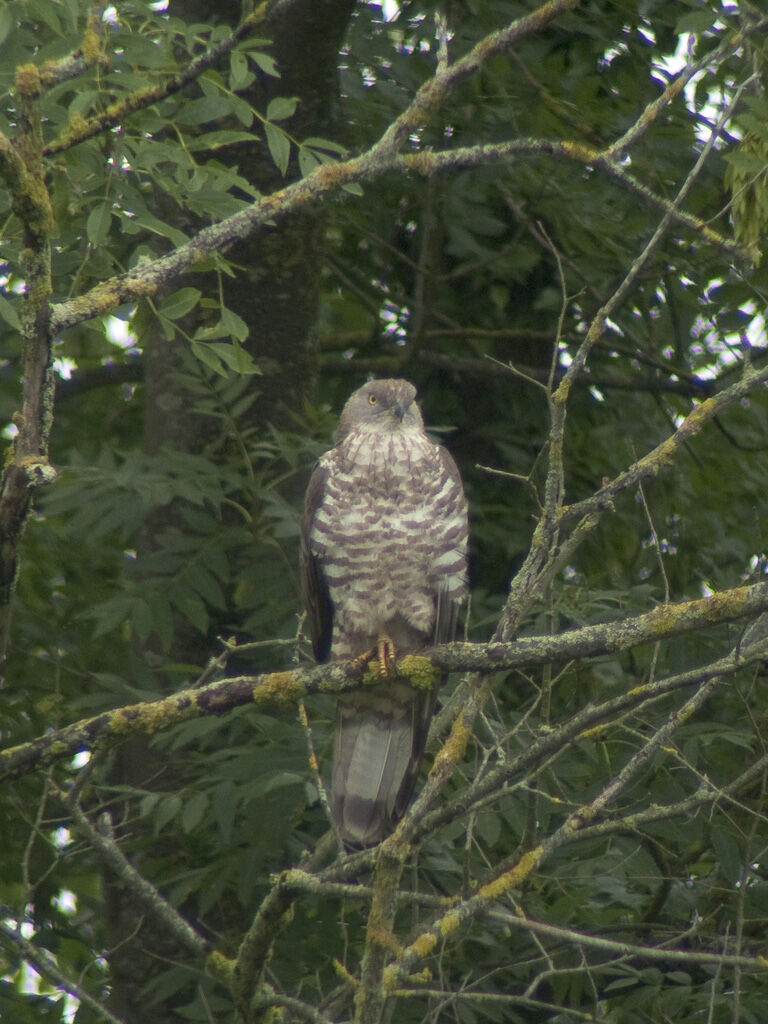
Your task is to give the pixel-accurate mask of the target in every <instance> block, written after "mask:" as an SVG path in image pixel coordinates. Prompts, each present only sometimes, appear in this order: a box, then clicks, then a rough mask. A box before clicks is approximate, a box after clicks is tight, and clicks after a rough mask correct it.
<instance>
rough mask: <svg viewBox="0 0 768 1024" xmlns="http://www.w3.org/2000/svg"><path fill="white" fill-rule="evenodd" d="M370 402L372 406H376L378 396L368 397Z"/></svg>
mask: <svg viewBox="0 0 768 1024" xmlns="http://www.w3.org/2000/svg"><path fill="white" fill-rule="evenodd" d="M368 401H369V402H370V403H371V405H376V395H368Z"/></svg>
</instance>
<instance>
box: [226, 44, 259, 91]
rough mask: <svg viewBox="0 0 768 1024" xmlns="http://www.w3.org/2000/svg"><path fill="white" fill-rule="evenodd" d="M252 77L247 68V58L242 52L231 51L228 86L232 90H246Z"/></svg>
mask: <svg viewBox="0 0 768 1024" xmlns="http://www.w3.org/2000/svg"><path fill="white" fill-rule="evenodd" d="M253 78H254V75H253V72H252V71H251V69H250V68H249V66H248V58H247V56H246V55H245V54H244V53H243V51H242V50H233V51H232V53H230V55H229V84H230V86H231V87H232V88H233V89H246V88H247V87H248V86H249V85H250V84H251V82H252V81H253Z"/></svg>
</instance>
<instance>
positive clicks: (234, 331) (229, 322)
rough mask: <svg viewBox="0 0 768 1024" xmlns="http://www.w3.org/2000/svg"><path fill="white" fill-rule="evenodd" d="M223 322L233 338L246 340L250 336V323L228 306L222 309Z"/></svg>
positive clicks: (223, 325)
mask: <svg viewBox="0 0 768 1024" xmlns="http://www.w3.org/2000/svg"><path fill="white" fill-rule="evenodd" d="M221 324H222V327H223V328H224V330H225V331H226V333H227V334H229V335H230V336H231V337H232V338H237V340H238V341H245V339H246V338H247V337H248V334H249V331H248V324H247V323H246V322H245V320H243V318H242V317H241V316H238V315H237V313H235V312H233V311H232V310H231V309H227V307H226V306H224V307H223V308H222V310H221Z"/></svg>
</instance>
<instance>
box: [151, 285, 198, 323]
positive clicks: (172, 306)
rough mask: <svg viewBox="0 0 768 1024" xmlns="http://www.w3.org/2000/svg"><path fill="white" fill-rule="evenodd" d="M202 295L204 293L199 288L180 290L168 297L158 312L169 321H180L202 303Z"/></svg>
mask: <svg viewBox="0 0 768 1024" xmlns="http://www.w3.org/2000/svg"><path fill="white" fill-rule="evenodd" d="M201 295H202V292H201V291H199V290H198V289H197V288H180V289H179V290H178V291H177V292H174V293H173V294H172V295H169V296H168V298H167V299H166V300H165V302H163V304H162V305H161V306H160V307H159V309H158V312H159V313H162V315H163V316H167V317H168V319H169V320H178V319H180V318H181V317H183V316H185V315H186V314H187V313H189V311H190V310H191V309H194V307H195V306H196V305H197V303H198V302H199V301H200V296H201Z"/></svg>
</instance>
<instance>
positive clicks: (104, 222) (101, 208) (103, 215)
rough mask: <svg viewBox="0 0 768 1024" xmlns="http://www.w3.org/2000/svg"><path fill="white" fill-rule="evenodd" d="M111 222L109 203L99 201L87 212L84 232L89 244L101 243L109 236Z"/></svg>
mask: <svg viewBox="0 0 768 1024" xmlns="http://www.w3.org/2000/svg"><path fill="white" fill-rule="evenodd" d="M111 224H112V209H111V206H110V204H109V203H99V205H98V206H94V208H93V209H92V210H91V212H90V213H89V214H88V220H87V221H86V222H85V233H86V235H87V236H88V241H89V242H90V243H91V245H103V244H104V242H105V241H106V240H107V237H108V236H109V229H110V226H111Z"/></svg>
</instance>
